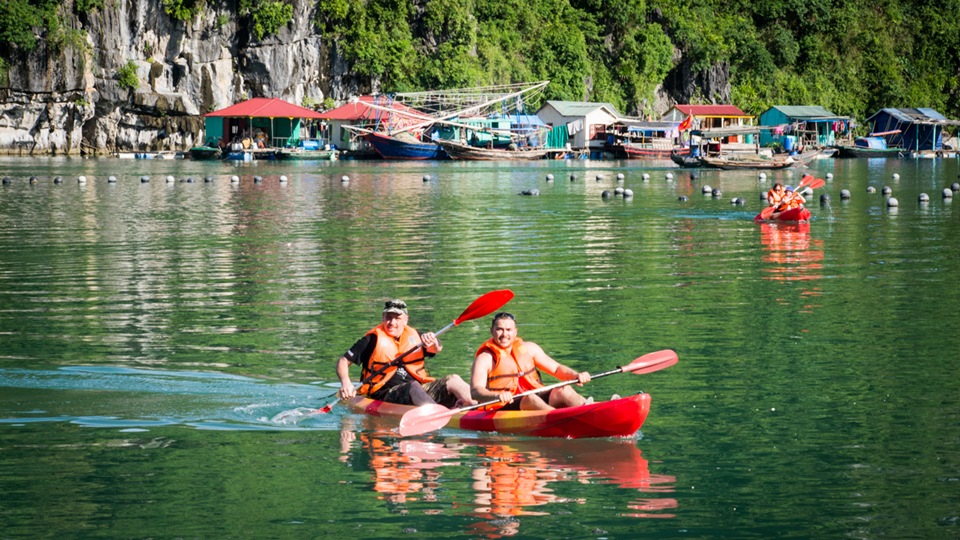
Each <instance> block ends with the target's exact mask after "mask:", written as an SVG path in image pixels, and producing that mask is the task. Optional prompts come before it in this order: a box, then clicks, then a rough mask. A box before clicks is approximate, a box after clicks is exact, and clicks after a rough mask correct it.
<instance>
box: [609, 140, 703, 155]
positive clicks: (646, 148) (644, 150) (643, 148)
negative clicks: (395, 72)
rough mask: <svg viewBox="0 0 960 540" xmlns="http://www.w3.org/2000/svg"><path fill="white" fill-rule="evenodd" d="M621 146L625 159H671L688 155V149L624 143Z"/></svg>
mask: <svg viewBox="0 0 960 540" xmlns="http://www.w3.org/2000/svg"><path fill="white" fill-rule="evenodd" d="M621 146H622V147H623V151H624V153H625V154H626V156H627V159H673V156H675V155H677V156H689V155H690V148H673V147H669V146H656V145H653V144H640V143H629V142H624V143H623V144H622V145H621Z"/></svg>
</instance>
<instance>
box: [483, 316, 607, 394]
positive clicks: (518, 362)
mask: <svg viewBox="0 0 960 540" xmlns="http://www.w3.org/2000/svg"><path fill="white" fill-rule="evenodd" d="M490 336H491V337H490V339H488V340H487V341H485V342H484V343H483V345H481V346H480V348H479V349H477V353H476V358H475V359H474V361H473V368H472V370H471V375H470V389H471V391H472V392H473V397H474V399H477V400H480V401H493V400H495V399H499V400H500V402H501V403H503V406H502V407H500V410H538V409H541V410H542V409H553V408H562V407H577V406H580V405H583V404H585V403H587V400H586V398H584V397H583V396H581V395H580V394H578V393H577V392H576V390H574V389H573V387H572V386H562V387H559V388H554V389H553V390H548V391H546V392H543V393H540V394H531V395H528V396H524V397H523V398H521V399H519V400H514V398H513V396H514V395H515V394H519V393H521V392H525V391H527V390H532V389H535V388H543V387H544V386H545V385H544V384H543V382H542V381H541V380H540V370H542V371H545V372H547V373H549V374H551V375H553V376H554V377H556V378H558V379H560V380H564V381H572V380H576V381H578V384H583V383H586V382H589V381H590V374H589V373H587V372H586V371H584V372H580V373H577V372H576V371H574V370H573V369H571V368H569V367H567V366H564V365H562V364H560V363H559V362H557V361H556V360H554V359H553V358H550V357H549V356H548V355H547V353H545V352H543V349H541V348H540V346H539V345H537V344H536V343H533V342H532V341H523V340H522V339H520V338H519V337H517V321H516V318H515V317H514V316H513V315H512V314H510V313H505V312H504V313H497V314H496V315H494V316H493V323H492V325H491V326H490Z"/></svg>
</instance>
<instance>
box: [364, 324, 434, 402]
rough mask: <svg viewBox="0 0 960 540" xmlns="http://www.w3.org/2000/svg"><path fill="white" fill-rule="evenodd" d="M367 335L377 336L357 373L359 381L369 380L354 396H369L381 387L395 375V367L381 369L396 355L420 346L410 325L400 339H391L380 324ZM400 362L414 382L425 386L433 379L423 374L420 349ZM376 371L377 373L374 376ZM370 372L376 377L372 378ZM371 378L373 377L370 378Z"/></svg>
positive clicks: (416, 334)
mask: <svg viewBox="0 0 960 540" xmlns="http://www.w3.org/2000/svg"><path fill="white" fill-rule="evenodd" d="M370 334H375V335H376V336H377V345H376V347H374V348H373V352H372V353H371V354H370V359H369V360H367V363H366V364H365V365H364V366H363V369H362V370H361V372H360V378H361V379H360V380H363V381H366V380H367V377H370V380H369V381H367V382H365V383H363V385H361V386H360V389H359V390H357V393H358V394H360V395H364V396H369V395H370V394H373V393H375V392H376V391H377V390H380V389H381V388H383V385H384V384H386V383H387V381H389V380H390V378H391V377H393V375H394V373H396V372H397V366H389V367H385V366H388V365H389V364H390V362H392V361H393V360H394V359H396V358H397V357H398V356H400V355H401V354H403V353H405V352H407V351H408V350H410V349H412V348H413V347H416V346H417V344H418V343H420V334H419V333H418V332H417V331H416V329H414V328H412V327H410V326H407V327H405V328H404V329H403V332H402V333H401V334H400V339H394V338H393V336H391V335H390V334H388V333H387V332H386V330H384V329H383V325H382V324H378V325H377V326H376V327H374V328H373V329H372V330H370V331H369V332H367V333H366V335H368V336H369V335H370ZM401 362H402V363H403V368H404V369H405V370H407V373H409V374H410V376H411V377H413V378H414V379H416V380H417V381H418V382H420V383H427V382H430V381H432V380H433V377H431V376H430V375H428V374H427V369H426V368H425V367H424V365H423V348H422V347H421V348H419V349H417V350H416V351H414V352H412V353H410V354H408V355H407V356H405V357H404V358H403V360H401ZM378 371H379V373H377V372H378ZM374 373H377V374H376V375H373V374H374ZM371 375H373V376H372V377H371Z"/></svg>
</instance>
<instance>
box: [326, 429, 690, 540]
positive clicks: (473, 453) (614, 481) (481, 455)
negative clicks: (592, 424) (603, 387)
mask: <svg viewBox="0 0 960 540" xmlns="http://www.w3.org/2000/svg"><path fill="white" fill-rule="evenodd" d="M370 428H373V429H370ZM340 442H341V448H340V450H341V456H340V461H341V462H343V463H344V464H346V465H347V466H349V467H351V468H354V469H355V470H364V469H368V470H369V472H370V474H371V477H372V488H373V491H374V492H375V493H376V494H377V498H378V499H380V500H383V501H385V502H386V503H388V506H389V507H390V508H391V510H395V511H397V510H399V512H400V513H404V514H405V513H408V512H409V511H410V504H412V503H419V504H420V505H422V506H423V509H422V511H423V512H424V513H427V514H440V513H444V511H445V510H444V509H445V508H447V507H448V506H447V504H449V503H453V513H455V514H457V515H462V516H464V517H466V518H468V519H472V520H473V521H472V522H471V523H470V524H469V525H468V526H469V529H470V531H471V532H473V533H475V534H478V535H481V536H483V537H487V538H500V537H503V536H514V535H517V534H519V533H520V532H521V531H520V526H521V520H520V518H522V517H523V516H545V515H550V514H551V513H556V512H568V511H569V509H566V508H563V506H564V505H569V504H578V505H582V504H587V503H588V500H589V499H591V498H597V499H598V500H599V499H602V500H603V501H604V502H603V504H602V505H601V506H603V507H604V508H609V507H610V506H616V508H617V511H616V515H617V516H618V517H633V518H672V517H674V514H673V513H671V512H670V511H671V510H673V509H675V508H677V500H676V499H674V498H672V497H669V496H668V494H670V493H673V491H674V486H675V483H676V479H675V478H674V477H673V476H669V475H663V474H652V473H651V472H650V468H649V463H648V461H647V460H646V459H644V457H643V456H642V454H641V451H640V449H639V448H638V447H637V445H636V441H634V440H608V439H578V440H566V439H531V440H514V439H499V438H490V439H464V438H448V439H445V440H442V441H440V442H437V441H436V440H435V439H433V440H429V441H426V440H410V439H400V440H398V439H397V438H396V437H394V436H393V435H392V434H391V433H390V432H389V431H388V430H386V429H384V428H383V427H379V428H378V427H377V426H373V425H368V423H367V419H366V418H363V419H361V420H360V421H359V425H358V422H357V420H356V419H352V418H350V419H348V418H345V419H344V429H343V430H342V431H341V437H340ZM364 465H366V467H365V466H364ZM604 485H608V486H614V487H615V488H616V489H618V490H624V491H623V492H622V493H621V495H625V497H616V496H614V495H615V494H613V493H610V492H609V491H607V490H604V489H603V488H599V489H600V491H598V488H597V486H604ZM441 487H442V488H443V489H441ZM558 492H563V493H565V494H567V495H558ZM630 492H635V495H634V494H631V493H630ZM447 499H450V500H447ZM464 501H469V503H464ZM617 501H619V502H617ZM597 502H598V501H593V503H594V504H593V506H597ZM437 503H440V504H439V505H438V504H437ZM398 505H400V506H399V508H398Z"/></svg>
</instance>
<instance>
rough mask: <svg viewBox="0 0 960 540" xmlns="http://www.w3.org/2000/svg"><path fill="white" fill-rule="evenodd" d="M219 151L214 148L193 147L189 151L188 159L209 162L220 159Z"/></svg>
mask: <svg viewBox="0 0 960 540" xmlns="http://www.w3.org/2000/svg"><path fill="white" fill-rule="evenodd" d="M220 155H221V154H220V149H219V148H217V147H215V146H194V147H193V148H191V149H190V159H195V160H198V161H209V160H214V159H220Z"/></svg>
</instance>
